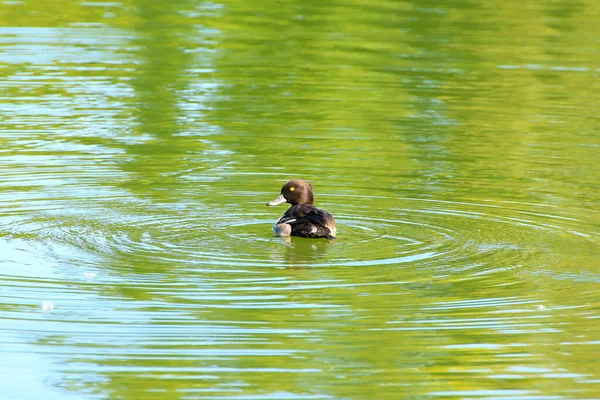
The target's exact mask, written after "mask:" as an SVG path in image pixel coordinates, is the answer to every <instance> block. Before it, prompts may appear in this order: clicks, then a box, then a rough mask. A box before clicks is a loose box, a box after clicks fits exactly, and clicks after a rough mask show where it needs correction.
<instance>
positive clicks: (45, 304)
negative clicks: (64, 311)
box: [42, 301, 54, 312]
mask: <svg viewBox="0 0 600 400" xmlns="http://www.w3.org/2000/svg"><path fill="white" fill-rule="evenodd" d="M42 310H43V311H44V312H52V310H54V304H52V302H51V301H44V302H43V303H42Z"/></svg>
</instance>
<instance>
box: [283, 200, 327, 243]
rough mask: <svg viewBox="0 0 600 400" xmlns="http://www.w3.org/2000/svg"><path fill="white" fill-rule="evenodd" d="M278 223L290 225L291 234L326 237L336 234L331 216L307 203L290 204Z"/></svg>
mask: <svg viewBox="0 0 600 400" xmlns="http://www.w3.org/2000/svg"><path fill="white" fill-rule="evenodd" d="M279 224H288V225H290V226H291V233H290V234H291V235H292V236H301V237H308V238H327V239H335V236H336V231H335V220H334V219H333V216H332V215H331V214H329V213H328V212H326V211H323V210H319V209H318V208H316V207H315V206H313V205H309V204H298V205H295V206H291V207H290V208H289V209H288V210H287V211H286V212H285V214H283V216H282V217H281V218H280V219H279V221H277V224H276V225H279Z"/></svg>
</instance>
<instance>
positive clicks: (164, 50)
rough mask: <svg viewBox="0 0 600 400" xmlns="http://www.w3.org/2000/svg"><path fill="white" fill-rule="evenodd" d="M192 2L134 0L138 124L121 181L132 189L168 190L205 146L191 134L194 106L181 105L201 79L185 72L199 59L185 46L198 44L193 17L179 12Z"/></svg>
mask: <svg viewBox="0 0 600 400" xmlns="http://www.w3.org/2000/svg"><path fill="white" fill-rule="evenodd" d="M194 3H195V2H192V1H183V2H170V1H146V0H136V1H134V6H135V7H136V8H137V10H139V17H140V20H139V21H140V22H139V24H137V25H136V26H135V30H136V37H135V40H134V44H135V45H136V46H137V47H138V50H137V58H138V60H139V63H140V64H139V66H138V68H137V71H136V73H135V74H134V75H133V79H132V83H131V85H132V87H133V89H134V91H135V106H134V107H133V110H134V113H135V116H136V119H137V124H136V126H135V127H134V135H133V140H134V143H132V144H129V145H128V146H127V147H126V151H127V154H128V155H129V156H130V158H129V159H127V161H126V162H125V163H123V164H122V166H121V168H122V169H123V170H124V171H126V172H130V173H132V177H133V179H132V180H129V181H126V182H124V183H123V186H125V187H126V188H127V189H128V190H131V191H133V192H134V193H140V194H148V192H151V194H152V195H153V196H165V197H168V196H170V195H172V190H170V189H172V188H173V187H174V186H176V185H177V183H178V182H179V180H178V177H179V176H180V175H181V174H182V171H186V172H189V171H190V170H191V169H195V168H196V167H197V166H196V165H195V164H194V158H195V157H194V154H195V153H199V152H201V151H203V150H205V148H206V144H205V142H203V141H201V140H199V138H198V137H197V136H193V135H190V134H189V132H193V131H197V130H198V129H199V126H200V124H198V121H196V118H194V110H190V109H187V108H186V107H182V104H184V103H186V100H188V99H187V98H186V96H189V95H191V94H190V93H191V92H190V86H191V85H192V84H193V83H197V82H198V81H199V79H200V78H199V77H198V76H197V75H196V74H192V73H190V72H189V71H191V70H192V69H193V68H194V67H196V66H197V63H198V60H197V57H198V55H197V54H198V53H197V52H191V51H189V50H193V49H196V48H197V47H198V43H197V42H198V36H199V35H200V34H201V33H200V32H199V31H198V29H197V26H196V24H195V22H196V21H194V20H193V19H191V18H182V17H181V15H185V12H186V11H188V10H191V9H194V7H195V6H194ZM136 139H137V140H136ZM197 159H200V158H199V157H198V158H197ZM185 183H187V182H185Z"/></svg>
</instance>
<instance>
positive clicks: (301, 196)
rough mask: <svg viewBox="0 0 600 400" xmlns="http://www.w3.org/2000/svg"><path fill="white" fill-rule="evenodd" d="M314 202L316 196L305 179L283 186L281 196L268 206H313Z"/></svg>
mask: <svg viewBox="0 0 600 400" xmlns="http://www.w3.org/2000/svg"><path fill="white" fill-rule="evenodd" d="M314 202H315V196H314V195H313V191H312V186H311V184H310V183H308V182H306V181H305V180H303V179H292V180H291V181H288V182H287V183H286V184H285V185H283V187H282V188H281V194H280V195H279V196H277V197H276V198H275V199H273V200H271V201H270V202H268V203H267V205H268V206H276V205H278V204H281V203H290V204H291V205H293V206H295V205H297V204H313V203H314Z"/></svg>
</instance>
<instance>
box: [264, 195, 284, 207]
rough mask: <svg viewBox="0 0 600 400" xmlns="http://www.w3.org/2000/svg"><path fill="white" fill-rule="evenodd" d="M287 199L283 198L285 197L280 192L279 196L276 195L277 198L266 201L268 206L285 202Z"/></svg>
mask: <svg viewBox="0 0 600 400" xmlns="http://www.w3.org/2000/svg"><path fill="white" fill-rule="evenodd" d="M286 201H287V200H286V199H285V197H283V195H282V194H280V195H279V196H277V198H275V199H273V200H271V201H270V202H268V203H267V205H268V206H276V205H279V204H281V203H285V202H286Z"/></svg>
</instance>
